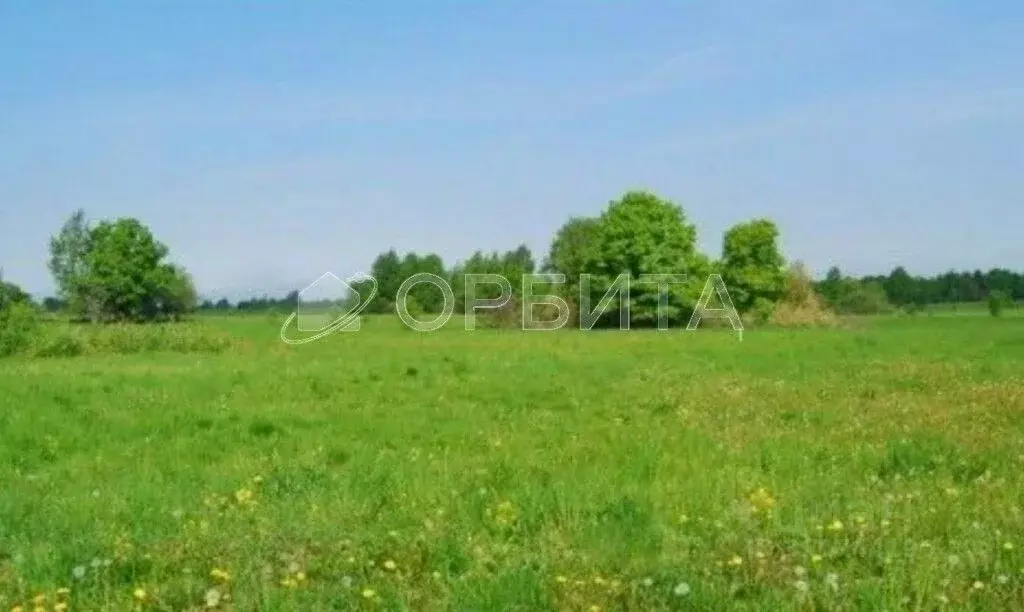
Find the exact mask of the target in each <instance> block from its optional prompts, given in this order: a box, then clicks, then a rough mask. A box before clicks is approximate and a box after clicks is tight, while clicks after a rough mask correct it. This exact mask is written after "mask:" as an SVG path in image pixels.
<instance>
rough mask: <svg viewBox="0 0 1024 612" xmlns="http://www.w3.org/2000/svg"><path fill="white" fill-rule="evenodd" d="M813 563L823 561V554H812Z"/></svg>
mask: <svg viewBox="0 0 1024 612" xmlns="http://www.w3.org/2000/svg"><path fill="white" fill-rule="evenodd" d="M811 563H821V555H811Z"/></svg>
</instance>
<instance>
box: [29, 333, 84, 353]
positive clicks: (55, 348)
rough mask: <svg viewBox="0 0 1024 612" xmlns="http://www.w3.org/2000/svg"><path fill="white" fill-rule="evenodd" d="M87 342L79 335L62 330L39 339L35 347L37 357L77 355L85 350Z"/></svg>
mask: <svg viewBox="0 0 1024 612" xmlns="http://www.w3.org/2000/svg"><path fill="white" fill-rule="evenodd" d="M85 348H86V347H85V344H84V343H83V342H82V340H81V339H80V338H78V337H77V336H75V335H73V334H71V333H69V332H67V331H65V330H61V331H59V332H57V333H55V334H52V335H49V336H43V337H41V338H40V339H39V341H38V342H37V344H36V348H35V356H36V357H77V356H78V355H81V354H82V353H84V352H85Z"/></svg>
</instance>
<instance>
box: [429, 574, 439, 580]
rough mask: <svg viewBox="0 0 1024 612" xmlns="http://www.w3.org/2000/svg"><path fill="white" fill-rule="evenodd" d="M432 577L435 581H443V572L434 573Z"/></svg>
mask: <svg viewBox="0 0 1024 612" xmlns="http://www.w3.org/2000/svg"><path fill="white" fill-rule="evenodd" d="M431 576H433V577H434V580H440V579H441V572H434V573H432V574H431Z"/></svg>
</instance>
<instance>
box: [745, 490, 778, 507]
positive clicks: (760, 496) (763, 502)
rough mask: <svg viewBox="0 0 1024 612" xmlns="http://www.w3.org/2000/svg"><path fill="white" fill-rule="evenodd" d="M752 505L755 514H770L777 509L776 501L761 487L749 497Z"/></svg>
mask: <svg viewBox="0 0 1024 612" xmlns="http://www.w3.org/2000/svg"><path fill="white" fill-rule="evenodd" d="M748 499H749V501H750V505H751V506H752V507H753V509H754V512H769V511H770V510H771V509H772V508H774V507H775V499H774V498H773V497H772V495H771V493H769V492H768V489H766V488H764V487H761V488H759V489H758V490H756V491H754V492H753V493H751V494H750V497H748Z"/></svg>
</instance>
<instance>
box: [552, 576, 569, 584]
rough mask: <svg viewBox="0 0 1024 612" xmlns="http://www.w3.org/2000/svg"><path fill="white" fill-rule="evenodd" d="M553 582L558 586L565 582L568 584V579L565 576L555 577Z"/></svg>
mask: <svg viewBox="0 0 1024 612" xmlns="http://www.w3.org/2000/svg"><path fill="white" fill-rule="evenodd" d="M555 582H557V583H559V584H565V583H566V582H569V579H568V578H566V577H565V576H555Z"/></svg>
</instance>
